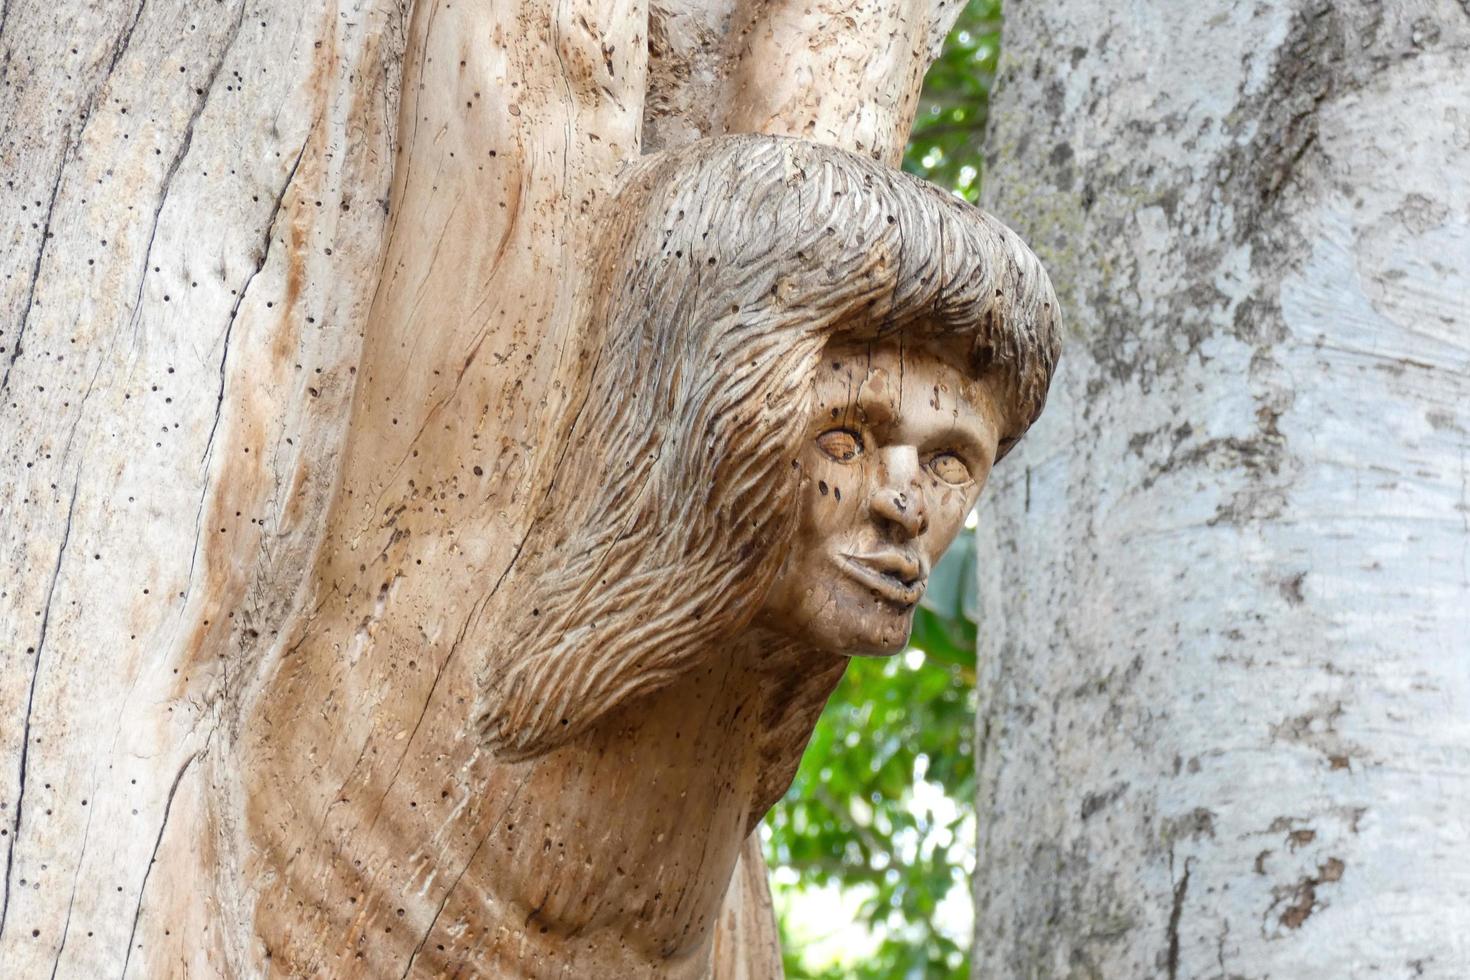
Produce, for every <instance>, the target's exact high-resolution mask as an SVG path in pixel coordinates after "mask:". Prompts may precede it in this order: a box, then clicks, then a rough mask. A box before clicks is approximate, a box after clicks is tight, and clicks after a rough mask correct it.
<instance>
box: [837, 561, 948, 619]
mask: <svg viewBox="0 0 1470 980" xmlns="http://www.w3.org/2000/svg"><path fill="white" fill-rule="evenodd" d="M842 559H843V561H842V564H843V566H844V571H846V572H847V574H848V577H849V578H852V579H853V580H854V581H856V582H857V583H858V584H859V585H862V586H864V587H866V588H868V589H871V590H872V591H873V592H874V593H875V594H877V596H878V597H879V598H880V599H886V600H887V601H888V602H891V603H893V604H894V605H898V606H903V607H909V606H914V605H916V604H918V601H919V600H920V599H921V598H923V595H924V586H925V585H926V584H927V583H928V576H927V575H926V574H925V573H924V568H923V566H922V565H921V564H920V563H919V562H918V561H916V560H915V559H913V558H910V557H908V556H906V555H902V554H899V553H898V552H891V551H890V552H881V553H879V554H872V555H843V556H842Z"/></svg>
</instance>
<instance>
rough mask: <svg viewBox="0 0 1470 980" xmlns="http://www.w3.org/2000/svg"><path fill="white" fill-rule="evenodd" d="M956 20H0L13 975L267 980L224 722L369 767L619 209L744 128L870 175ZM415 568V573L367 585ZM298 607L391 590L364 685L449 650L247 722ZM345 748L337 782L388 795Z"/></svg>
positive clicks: (506, 498)
mask: <svg viewBox="0 0 1470 980" xmlns="http://www.w3.org/2000/svg"><path fill="white" fill-rule="evenodd" d="M951 8H952V9H951ZM957 12H958V8H957V6H954V5H953V4H946V3H944V2H941V3H939V4H937V5H935V6H932V7H931V5H930V4H929V3H928V2H923V3H903V4H886V3H877V2H875V0H870V2H868V3H830V4H826V5H824V6H823V7H822V8H821V9H820V11H818V12H812V13H809V12H807V11H805V10H798V9H797V8H796V7H795V6H794V5H791V6H789V7H788V6H787V5H770V4H760V5H757V4H749V5H736V4H718V3H711V4H709V5H688V6H672V5H664V4H660V5H655V6H654V7H653V8H651V9H650V8H647V7H645V6H643V5H642V4H638V3H612V2H609V3H587V2H569V3H565V4H558V5H554V6H547V5H543V4H533V3H523V4H494V5H492V4H490V3H488V2H474V0H469V2H465V0H461V2H447V0H424V2H420V3H415V4H408V3H393V2H378V3H371V2H346V0H334V2H331V3H327V4H325V5H320V6H317V5H310V4H308V5H302V4H298V3H286V2H253V3H246V2H243V0H231V2H222V3H203V2H199V3H190V2H183V0H176V2H163V0H153V2H147V0H139V2H137V3H136V4H134V3H127V4H116V3H87V2H83V0H67V2H60V3H55V2H53V3H41V2H35V0H11V2H9V3H6V4H4V5H3V6H0V77H3V86H0V173H3V177H4V180H5V190H4V192H3V193H4V195H5V207H4V209H3V211H0V243H3V252H4V259H3V264H4V272H5V276H4V278H3V280H0V348H3V349H0V372H3V380H0V395H3V404H0V433H3V440H0V441H3V447H4V457H3V466H0V549H3V550H0V562H3V568H4V574H3V579H0V658H3V660H0V718H3V719H4V721H3V722H0V761H3V765H0V852H3V853H4V854H5V865H4V876H5V877H4V883H3V888H4V897H3V904H0V962H3V963H4V964H5V967H6V971H7V973H9V974H10V975H16V976H48V975H49V976H58V977H65V976H96V975H126V976H163V975H184V974H186V973H187V974H188V975H231V974H234V975H241V974H243V973H250V972H254V971H258V970H263V969H265V966H264V964H265V963H266V961H265V959H264V957H265V956H266V954H267V952H268V951H267V950H266V949H265V948H264V946H263V945H261V944H260V943H259V942H257V941H255V940H254V939H253V938H252V936H253V932H252V929H253V921H254V914H255V909H254V896H253V894H252V893H251V892H250V889H248V888H245V887H243V886H244V885H245V883H246V882H245V879H244V878H243V877H242V876H244V875H248V874H249V873H251V870H252V869H255V868H258V864H255V863H253V862H257V861H258V860H259V858H260V855H259V854H258V853H257V852H255V851H254V850H252V845H251V844H250V843H249V840H248V836H247V824H248V822H249V819H247V818H250V815H251V813H252V810H251V806H252V803H255V804H260V803H261V802H262V801H269V800H271V799H274V796H273V793H274V791H275V787H273V785H272V780H277V779H279V778H280V777H279V775H277V774H273V773H272V772H270V771H263V770H260V769H258V768H251V767H250V766H249V765H248V764H247V763H248V762H249V761H250V760H251V759H252V758H254V757H253V756H252V755H251V752H252V751H253V749H251V746H252V745H253V746H256V747H257V748H258V747H259V743H258V742H252V741H251V740H250V738H249V737H248V736H249V733H250V732H251V731H252V730H253V729H252V726H253V725H255V724H256V723H258V722H259V720H260V718H261V714H260V713H261V712H265V713H266V714H267V715H268V714H269V712H271V711H284V710H293V709H294V710H301V711H309V712H311V713H314V716H315V717H316V718H318V719H319V720H320V721H321V723H322V724H323V725H324V726H325V729H326V730H327V731H328V732H329V733H330V735H331V737H332V739H333V744H334V745H335V746H336V747H337V748H339V749H344V750H345V747H346V746H350V745H354V744H359V745H360V744H363V741H364V737H365V735H366V734H367V733H369V732H373V733H376V737H378V738H383V739H386V742H387V744H388V745H393V744H401V743H400V742H399V741H398V735H399V731H403V730H405V729H404V728H402V727H397V726H401V725H402V724H403V720H404V719H403V718H402V717H400V716H401V715H402V711H403V710H406V708H403V706H405V705H410V704H412V703H413V702H414V699H415V698H417V699H418V702H419V704H420V705H422V703H423V696H424V692H425V690H426V688H428V687H432V677H433V676H435V673H434V672H435V671H436V670H437V668H438V666H439V664H440V663H442V660H443V659H444V658H446V657H447V656H448V655H449V652H450V651H451V650H452V649H453V648H454V639H455V635H456V632H455V631H456V630H458V629H459V628H460V627H461V626H462V625H463V623H464V622H465V621H466V618H467V616H468V613H469V612H470V611H471V609H472V607H473V604H474V601H475V596H476V594H477V591H478V590H479V589H481V588H482V587H483V586H484V584H485V583H484V582H483V581H479V582H474V579H475V577H476V576H493V575H496V574H499V572H500V571H502V570H503V569H504V568H505V566H506V563H507V560H508V558H509V556H510V555H511V553H512V552H513V550H514V546H515V542H516V541H518V540H519V539H520V536H521V535H522V534H524V530H525V528H526V526H527V523H528V521H529V520H530V519H531V509H532V508H531V501H530V499H529V498H528V496H527V491H528V489H529V488H530V487H532V486H534V485H535V484H534V474H535V472H536V468H537V467H538V466H539V465H542V464H543V463H544V459H543V458H542V457H541V456H540V455H538V453H539V452H540V450H541V448H542V447H544V446H545V445H546V444H547V443H546V442H545V441H544V436H545V435H546V431H545V427H546V426H547V425H549V424H551V420H553V419H555V418H557V417H558V416H559V408H560V407H561V406H563V405H565V404H566V400H567V399H568V398H569V397H571V395H572V393H573V390H572V389H573V386H572V385H571V384H570V383H569V382H568V375H566V374H565V372H567V371H571V372H572V373H573V374H575V371H576V369H577V365H576V364H575V363H574V362H570V360H569V354H570V350H571V348H569V346H568V341H569V337H568V335H567V333H566V331H567V330H568V329H569V327H570V325H571V324H573V323H575V322H577V316H578V310H577V306H576V304H577V303H578V302H579V300H578V295H579V291H580V290H581V288H582V284H583V281H582V280H583V277H584V276H585V275H586V273H587V272H588V270H587V269H586V268H585V267H584V265H585V262H584V258H585V249H586V247H587V241H588V236H589V234H590V232H591V229H590V226H589V224H588V222H589V215H591V214H594V213H595V210H596V207H597V206H598V204H599V203H600V202H602V201H604V200H605V199H606V198H607V196H608V194H609V193H610V191H611V190H612V188H613V187H614V185H615V182H616V175H617V174H618V173H619V171H620V170H621V169H622V168H623V167H624V166H625V165H626V164H627V163H628V161H631V160H635V159H637V158H638V157H639V155H640V154H641V153H642V152H643V150H644V149H645V148H653V147H656V146H674V145H678V144H680V143H684V142H688V141H689V140H691V139H693V138H695V137H698V136H704V135H713V134H717V133H720V132H725V131H740V130H743V129H759V130H763V131H771V132H783V133H795V134H798V135H804V136H807V137H810V138H815V139H819V140H823V141H826V142H830V143H833V144H835V145H839V146H844V147H848V148H852V149H858V150H861V151H862V152H864V153H868V154H872V155H874V156H877V157H879V158H882V159H885V160H888V161H890V162H891V161H892V160H894V159H895V158H896V154H897V153H898V151H899V149H900V147H901V146H902V143H903V139H904V137H905V135H906V133H907V130H908V127H909V124H910V122H911V117H912V112H913V108H914V103H915V98H916V94H917V91H918V85H919V79H920V78H921V76H922V74H923V69H924V66H925V65H926V64H927V62H928V60H929V58H930V56H931V55H932V53H933V51H934V50H935V48H936V46H937V44H938V42H939V40H940V39H941V38H942V37H943V35H944V32H945V29H946V28H947V26H948V24H949V23H950V22H951V21H952V19H953V16H954V15H955V14H956V13H957ZM818 14H820V15H818ZM650 50H651V52H652V56H651V59H650V57H649V55H648V54H647V52H649V51H650ZM776 59H780V60H779V61H778V60H776ZM834 79H841V80H842V81H841V83H840V84H835V83H834V82H833V80H834ZM400 93H402V98H400ZM339 487H340V489H335V488H339ZM431 488H432V489H431ZM334 493H335V495H336V496H335V499H336V501H337V503H336V506H335V507H332V508H331V514H330V518H329V517H328V506H329V502H330V501H331V500H332V499H333V495H334ZM431 495H432V496H431ZM409 501H418V502H420V504H422V505H423V506H424V508H425V516H424V517H423V518H422V519H421V520H422V522H423V523H422V524H421V525H419V526H414V527H409V526H408V525H409V523H410V522H409V521H407V520H406V519H401V520H402V521H403V526H402V527H399V526H398V525H397V524H394V523H392V521H393V518H394V509H395V508H397V507H400V506H404V505H405V503H406V502H409ZM450 529H454V530H453V531H451V530H450ZM409 531H412V532H413V533H414V534H416V535H418V537H417V540H416V541H415V544H416V545H420V546H422V547H423V548H424V549H425V551H424V552H423V553H422V554H423V555H427V557H426V558H425V561H426V564H428V565H430V567H431V568H432V570H433V574H432V575H430V574H428V573H423V574H419V575H414V574H412V573H409V574H406V575H405V576H404V577H402V578H397V577H391V578H388V579H383V578H382V577H381V572H382V569H383V564H382V558H380V556H383V555H385V554H390V553H392V552H391V549H393V548H398V549H402V548H403V547H405V545H404V541H405V540H406V539H405V536H404V533H405V532H409ZM431 531H432V533H430V532H431ZM324 541H325V542H326V543H327V547H326V548H325V549H323V548H322V544H323V542H324ZM385 549H388V550H387V551H385ZM414 560H415V561H417V560H419V559H418V558H415V559H414ZM419 567H421V566H417V565H415V566H414V568H415V569H417V568H419ZM314 569H315V571H314ZM322 581H328V582H331V583H333V585H334V586H337V585H339V584H340V586H342V587H345V588H346V590H347V591H348V593H349V594H352V595H353V599H352V600H351V601H352V602H354V603H355V602H357V601H358V599H359V598H360V596H361V595H362V594H363V593H362V590H371V592H372V594H373V595H375V596H376V595H377V594H378V590H380V589H382V588H383V587H384V585H385V584H386V586H387V589H386V591H385V592H384V593H383V597H382V598H383V603H384V608H385V609H386V608H387V605H388V604H390V603H391V604H392V605H393V608H394V610H395V616H394V617H390V618H389V619H379V620H374V619H372V617H369V619H368V621H366V622H360V623H357V624H354V630H360V632H353V633H352V634H351V635H352V637H354V638H357V641H358V642H359V643H360V644H364V645H365V646H368V647H373V648H374V649H376V648H377V647H378V646H379V645H380V644H381V645H384V646H391V645H392V644H391V643H390V642H389V636H388V634H390V633H393V632H394V631H402V630H407V629H410V626H409V623H410V621H411V620H410V618H409V617H406V616H404V617H401V618H400V617H399V616H398V615H397V614H396V613H397V611H400V610H403V609H405V608H415V607H417V608H420V609H427V608H428V607H429V606H430V604H432V605H433V606H434V608H436V609H440V610H441V613H442V614H437V615H436V616H435V617H432V618H431V619H427V620H423V622H427V623H428V624H429V625H428V627H427V632H426V633H425V634H422V635H415V636H411V637H409V639H410V640H411V641H412V642H415V643H417V644H419V646H420V647H421V648H422V650H423V655H422V656H421V657H419V658H418V659H417V660H407V661H399V660H394V661H391V662H389V661H382V662H379V661H376V660H372V659H371V658H369V665H370V668H371V669H368V670H366V671H365V672H364V674H363V675H362V677H361V679H360V680H361V683H360V684H359V683H358V682H357V681H356V680H355V681H354V683H352V684H348V685H347V686H345V687H339V688H333V698H332V700H322V701H320V702H316V703H312V704H310V705H308V704H306V703H304V702H303V703H300V704H297V705H294V706H292V705H290V704H284V703H281V702H277V701H272V700H266V701H265V702H263V703H262V702H261V701H260V698H261V696H262V695H274V694H275V693H278V691H279V690H280V688H281V686H282V685H285V686H286V687H288V688H289V687H290V685H291V684H292V683H294V681H293V680H292V678H291V676H290V670H291V657H292V655H293V653H299V652H301V650H302V649H303V648H302V647H300V646H298V644H301V643H302V641H303V637H305V636H306V635H307V633H309V632H310V624H311V623H313V622H315V621H318V620H319V619H320V618H321V617H323V616H325V617H328V618H330V617H332V616H341V615H343V614H344V613H345V611H346V610H347V608H348V605H347V603H348V600H346V599H343V598H341V597H340V596H339V595H337V594H336V593H335V592H333V591H332V590H327V591H326V592H323V590H321V589H320V588H318V587H317V586H316V585H315V584H313V583H320V582H322ZM472 583H473V584H472ZM353 589H357V590H358V592H357V593H355V594H354V593H352V590H353ZM334 603H335V605H334ZM354 608H355V607H354ZM390 620H391V621H390ZM335 652H337V653H340V656H341V660H340V662H339V661H333V663H334V666H335V667H337V668H345V667H346V666H347V665H348V664H350V663H351V662H352V659H351V658H352V656H353V648H352V645H351V641H350V640H349V642H348V643H347V645H346V646H345V647H344V648H343V649H342V650H340V651H335ZM328 659H330V658H328ZM311 683H312V684H315V685H318V687H316V688H313V690H326V689H327V688H329V687H331V685H330V684H329V683H328V682H327V681H326V680H325V679H323V678H314V679H311ZM323 684H325V685H326V687H321V685H323ZM388 702H391V704H392V705H395V706H396V707H392V709H391V710H389V709H388V708H385V707H384V705H385V703H388ZM409 714H410V715H411V714H412V713H411V712H410V713H409ZM405 717H406V716H405ZM407 720H409V721H414V719H412V718H411V717H408V719H407ZM298 723H299V726H300V727H298ZM309 734H310V726H309V725H307V724H306V719H304V718H298V717H293V718H292V719H291V721H290V723H283V728H282V730H281V731H280V732H279V733H277V735H278V737H279V738H281V739H282V740H283V744H282V745H281V746H280V749H279V750H280V751H282V752H289V751H292V750H293V748H294V749H296V750H300V751H302V752H304V751H306V749H307V747H308V745H309V741H308V736H309ZM354 739H356V742H354ZM293 740H295V741H293ZM405 740H407V736H405ZM374 745H375V749H374V751H375V752H381V753H382V754H381V755H372V754H370V755H369V756H367V757H365V758H364V764H365V766H366V770H365V771H364V772H363V773H362V774H361V775H362V778H364V779H367V778H369V776H371V778H372V779H380V778H382V777H383V776H384V775H385V774H388V773H391V771H392V769H391V767H392V766H394V765H395V764H396V760H397V759H398V758H400V757H399V756H395V755H393V753H391V752H389V751H388V750H387V749H386V748H385V747H384V746H382V745H379V744H378V743H376V742H375V743H374ZM418 775H419V774H415V776H416V778H417V776H418ZM329 802H330V801H329ZM328 809H330V807H329V808H328ZM326 816H331V814H327V815H326ZM747 880H754V879H747ZM263 884H264V886H266V887H269V886H270V882H268V881H267V882H264V883H263ZM351 898H352V896H351V895H349V894H346V893H343V894H341V895H340V899H341V901H342V902H343V903H347V902H349V901H350V900H351ZM754 902H755V904H756V905H758V904H759V901H758V899H757V900H754ZM298 913H299V910H287V909H282V910H280V914H282V915H295V914H298ZM391 926H392V923H391V922H390V923H388V924H387V925H386V926H384V925H382V924H378V923H376V922H375V927H377V928H388V927H391ZM741 928H744V929H746V930H751V929H754V930H756V931H759V929H760V928H762V927H761V926H758V925H750V924H747V925H744V926H741ZM726 948H728V947H726ZM431 951H432V950H431ZM721 962H725V960H723V959H722V961H721ZM743 968H746V967H743ZM749 968H751V969H754V970H755V972H754V973H753V974H752V975H763V974H762V973H761V972H760V971H761V970H762V969H767V970H768V969H773V968H774V967H771V966H769V962H768V965H767V966H765V967H760V966H757V967H749ZM343 969H345V968H343ZM403 969H405V970H411V969H413V967H412V964H404V965H403Z"/></svg>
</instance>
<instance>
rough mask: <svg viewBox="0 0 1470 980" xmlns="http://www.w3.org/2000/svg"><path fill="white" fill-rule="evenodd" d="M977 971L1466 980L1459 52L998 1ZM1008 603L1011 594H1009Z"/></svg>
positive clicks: (1452, 44)
mask: <svg viewBox="0 0 1470 980" xmlns="http://www.w3.org/2000/svg"><path fill="white" fill-rule="evenodd" d="M1004 59H1005V60H1004V62H1003V65H1002V68H1001V75H1000V79H999V82H998V87H997V93H998V95H997V100H996V102H995V103H994V105H993V108H992V119H993V125H994V127H995V129H994V132H993V140H992V144H991V153H992V155H993V157H994V159H995V165H994V166H993V167H992V168H991V169H989V170H987V173H986V187H987V198H988V202H989V204H990V206H991V207H993V208H994V210H995V211H996V213H997V214H999V215H1000V216H1001V217H1002V218H1004V219H1007V220H1010V221H1012V222H1014V224H1015V226H1016V227H1017V228H1018V229H1019V230H1021V232H1022V233H1023V234H1024V235H1026V236H1027V237H1028V240H1031V241H1032V242H1033V244H1035V245H1036V246H1037V249H1038V252H1040V253H1041V254H1042V257H1043V259H1044V260H1045V261H1046V262H1047V264H1048V267H1049V268H1050V269H1051V270H1052V273H1053V275H1054V276H1055V277H1056V279H1057V282H1058V286H1059V292H1061V294H1062V296H1063V300H1064V302H1065V303H1066V306H1067V308H1068V310H1069V313H1070V317H1069V323H1070V324H1071V325H1072V326H1073V328H1074V331H1075V335H1074V337H1073V338H1071V344H1070V345H1069V353H1068V357H1067V359H1066V361H1065V362H1064V365H1063V368H1062V370H1061V371H1060V373H1059V377H1058V382H1057V385H1056V392H1055V394H1054V403H1053V404H1052V406H1051V407H1050V408H1049V409H1048V411H1047V416H1046V419H1045V420H1044V422H1043V424H1041V425H1039V426H1038V427H1037V429H1036V431H1035V432H1034V433H1033V434H1032V435H1031V436H1029V437H1028V438H1027V440H1026V443H1025V444H1024V445H1023V447H1022V448H1021V449H1020V450H1019V451H1018V455H1017V458H1016V463H1018V464H1020V465H1017V466H1015V467H1010V466H1008V467H1007V468H1006V469H1005V470H1003V471H1002V472H1001V473H1000V474H998V476H997V480H996V483H997V485H996V486H995V487H993V490H994V491H996V492H994V493H993V495H990V496H988V498H987V499H988V503H987V504H985V505H984V506H983V507H982V520H981V528H982V531H981V535H982V538H981V540H982V550H981V554H982V555H985V556H988V557H987V558H985V559H982V561H981V562H980V566H979V567H980V568H981V569H982V571H983V578H984V584H983V590H982V591H983V600H982V605H981V609H982V618H983V621H984V622H985V624H986V625H985V628H984V629H983V630H982V637H983V639H982V650H981V654H982V663H983V665H984V666H983V668H982V670H981V673H980V681H979V688H980V691H981V711H980V725H981V731H980V743H979V744H980V773H979V775H980V785H981V787H982V790H981V793H980V801H979V814H978V819H979V825H980V827H981V829H982V836H981V845H980V850H979V855H978V860H977V865H978V867H979V869H980V873H979V880H978V883H977V902H976V906H977V907H976V941H975V954H976V955H975V971H976V976H978V977H986V978H989V977H1001V976H1027V977H1077V976H1101V977H1154V976H1167V977H1171V978H1173V977H1179V978H1184V977H1265V976H1271V977H1293V978H1319V977H1320V978H1328V977H1331V978H1338V977H1369V976H1375V977H1376V976H1384V977H1435V978H1441V980H1452V978H1460V977H1464V976H1467V975H1470V940H1467V937H1470V861H1467V860H1466V854H1467V852H1470V820H1467V816H1466V813H1467V810H1466V805H1465V802H1466V800H1467V799H1470V729H1467V727H1466V719H1467V718H1470V673H1467V670H1466V665H1467V663H1470V558H1467V555H1470V524H1467V520H1470V516H1467V492H1466V486H1467V482H1466V474H1467V469H1466V460H1467V458H1470V440H1467V435H1466V433H1467V430H1470V344H1467V339H1470V278H1467V277H1470V182H1467V180H1466V173H1467V169H1466V168H1467V165H1466V161H1467V159H1470V156H1467V154H1470V108H1467V107H1470V82H1467V79H1470V18H1467V17H1466V16H1465V5H1464V4H1462V3H1453V2H1448V0H1445V2H1402V3H1381V4H1326V3H1295V2H1293V3H1282V4H1268V5H1256V6H1251V5H1237V4H1229V3H1201V4H1171V3H1155V4H1141V5H1139V4H1135V5H1107V4H1095V3H1088V2H1070V0H1062V2H1056V3H1049V4H1023V3H1017V4H1014V5H1010V6H1008V7H1007V18H1006V42H1005V55H1004ZM1022 579H1024V580H1026V582H1027V587H1026V588H1022V589H1016V588H1014V587H1013V586H1014V583H1016V582H1017V581H1019V580H1022Z"/></svg>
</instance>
